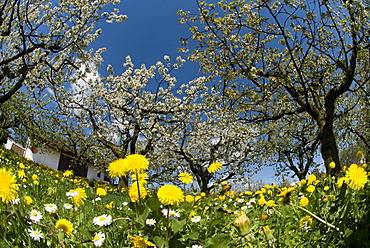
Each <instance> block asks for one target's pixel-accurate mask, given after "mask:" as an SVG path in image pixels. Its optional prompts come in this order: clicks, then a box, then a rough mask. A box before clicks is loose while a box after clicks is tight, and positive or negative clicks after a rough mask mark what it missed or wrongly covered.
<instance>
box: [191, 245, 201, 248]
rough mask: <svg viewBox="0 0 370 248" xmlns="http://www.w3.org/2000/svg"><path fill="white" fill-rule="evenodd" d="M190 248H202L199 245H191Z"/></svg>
mask: <svg viewBox="0 0 370 248" xmlns="http://www.w3.org/2000/svg"><path fill="white" fill-rule="evenodd" d="M191 248H203V246H201V245H192V246H191Z"/></svg>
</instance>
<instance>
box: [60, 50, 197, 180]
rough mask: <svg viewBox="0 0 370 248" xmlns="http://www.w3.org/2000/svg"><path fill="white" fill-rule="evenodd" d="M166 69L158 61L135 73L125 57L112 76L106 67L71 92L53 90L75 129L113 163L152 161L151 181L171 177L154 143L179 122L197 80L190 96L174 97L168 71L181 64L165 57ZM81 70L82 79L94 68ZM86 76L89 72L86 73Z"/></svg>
mask: <svg viewBox="0 0 370 248" xmlns="http://www.w3.org/2000/svg"><path fill="white" fill-rule="evenodd" d="M164 59H165V61H166V64H164V63H162V62H160V61H159V62H157V63H156V65H153V66H150V67H149V68H147V67H146V66H145V65H142V66H141V67H140V68H135V67H134V64H133V63H132V62H131V59H130V57H129V56H128V57H127V58H126V62H125V63H124V66H125V71H124V72H123V73H122V74H121V75H118V76H117V75H115V73H114V71H113V68H112V67H111V66H108V68H107V71H108V76H107V77H100V76H96V77H93V76H89V77H87V78H85V80H80V81H76V82H74V84H73V87H72V88H71V89H65V90H64V91H61V89H60V88H55V89H54V88H53V90H54V95H55V98H56V100H57V102H58V104H59V106H60V107H61V109H64V110H65V112H66V113H72V114H73V115H74V117H73V118H74V119H75V120H76V123H78V124H77V125H79V126H83V127H85V130H88V133H89V135H90V138H91V139H93V140H94V141H95V142H98V143H99V144H100V145H102V146H103V147H105V150H108V151H109V152H110V154H112V155H114V157H115V158H125V157H126V156H127V155H130V154H141V155H146V156H147V157H148V158H149V160H150V161H151V167H150V171H151V173H152V177H155V176H159V175H162V176H163V177H164V176H165V174H166V173H169V174H171V172H172V171H173V168H174V166H168V165H167V164H163V163H162V162H163V161H158V160H157V158H156V157H157V156H158V155H157V152H156V151H155V146H156V143H158V142H161V140H162V137H163V136H165V135H167V129H166V125H167V124H168V123H176V122H178V121H179V120H182V119H183V118H184V116H186V114H187V113H188V112H190V111H191V106H189V104H188V103H190V102H192V101H194V98H195V97H196V96H197V95H198V91H199V89H200V88H199V86H198V85H197V82H198V80H194V81H192V82H189V85H191V86H189V87H191V89H192V90H191V91H190V90H189V91H187V92H184V93H183V94H179V92H177V87H178V86H176V84H175V83H176V78H175V77H173V76H171V74H170V73H171V71H173V70H175V69H177V68H179V67H181V66H182V65H183V63H184V60H183V59H182V58H181V57H178V58H177V59H176V61H175V62H174V63H171V62H170V58H169V57H168V56H165V58H164ZM88 68H89V65H87V67H84V68H83V69H82V70H81V71H80V72H76V73H80V74H81V75H85V76H87V74H88V72H91V71H93V70H94V68H90V69H88ZM87 71H88V72H87Z"/></svg>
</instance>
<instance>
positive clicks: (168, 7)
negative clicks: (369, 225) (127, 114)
mask: <svg viewBox="0 0 370 248" xmlns="http://www.w3.org/2000/svg"><path fill="white" fill-rule="evenodd" d="M213 2H214V1H213ZM114 7H117V8H118V9H119V10H120V13H121V14H125V15H127V16H128V19H127V20H126V21H125V22H122V23H105V22H101V23H99V25H98V28H102V29H103V33H102V35H101V36H100V37H99V38H98V39H97V40H96V41H95V42H94V44H93V45H92V47H94V48H100V47H105V48H107V51H106V52H105V53H103V58H104V63H103V65H102V67H101V68H100V70H99V71H100V73H101V74H103V75H104V71H105V68H106V67H107V65H108V64H111V65H112V66H113V67H114V71H115V72H116V73H117V74H120V73H121V72H122V71H123V67H122V63H123V62H125V57H126V56H127V55H130V56H131V59H132V62H133V63H134V64H135V67H140V65H141V64H146V65H147V66H148V67H149V66H150V65H153V64H155V63H156V62H157V61H158V60H162V61H163V56H164V55H169V56H170V57H171V60H172V61H174V60H175V59H176V57H177V56H179V55H182V57H184V56H183V54H181V53H178V52H177V49H178V47H180V42H179V39H180V38H181V37H188V36H189V35H190V32H189V31H188V26H187V25H181V24H179V22H178V19H179V16H178V15H177V14H176V12H177V11H178V10H179V9H183V10H189V11H190V12H192V13H196V12H197V3H196V1H195V0H122V1H121V3H120V4H119V5H116V6H114ZM173 75H174V76H176V77H177V79H178V82H179V83H183V82H186V81H189V80H192V79H194V78H196V77H198V76H200V74H199V73H198V65H197V64H196V63H192V62H189V61H188V62H186V63H185V65H184V66H183V67H182V68H180V69H178V70H176V71H175V72H174V73H173ZM273 176H274V170H273V168H272V167H268V168H265V169H263V170H262V171H261V172H260V173H258V175H257V176H256V177H255V179H262V180H263V181H264V183H275V182H276V180H275V179H274V178H273Z"/></svg>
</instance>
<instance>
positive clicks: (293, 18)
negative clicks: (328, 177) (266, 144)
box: [179, 0, 370, 173]
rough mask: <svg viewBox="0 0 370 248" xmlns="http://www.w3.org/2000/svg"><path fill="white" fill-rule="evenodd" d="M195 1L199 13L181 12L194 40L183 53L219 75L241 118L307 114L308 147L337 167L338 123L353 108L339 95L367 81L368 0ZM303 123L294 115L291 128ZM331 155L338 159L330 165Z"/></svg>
mask: <svg viewBox="0 0 370 248" xmlns="http://www.w3.org/2000/svg"><path fill="white" fill-rule="evenodd" d="M198 4H199V9H200V13H199V14H198V15H195V16H191V15H190V13H188V12H185V11H179V14H180V15H181V16H182V18H181V19H180V21H181V22H183V23H188V24H189V25H190V26H191V27H190V31H191V32H192V36H191V39H192V40H193V41H195V42H197V43H198V44H199V45H198V47H196V48H195V49H193V50H192V51H191V55H190V56H189V59H191V60H194V61H199V62H200V64H201V65H202V68H203V71H204V72H205V73H210V75H212V76H215V77H217V76H219V77H221V78H222V79H223V81H222V86H223V89H225V90H224V94H225V96H227V97H232V98H233V99H234V101H233V105H232V106H233V108H234V109H235V110H236V111H237V112H238V113H239V114H240V115H243V119H244V120H245V121H246V122H248V123H261V125H262V123H264V125H267V123H272V127H271V126H270V128H269V130H279V129H280V128H281V126H279V125H277V124H276V122H275V121H276V120H284V118H285V117H287V118H290V117H292V119H293V120H299V119H297V118H300V119H301V120H302V119H305V120H306V121H305V123H309V124H310V125H311V128H312V130H315V132H314V133H313V134H312V136H310V137H309V138H308V140H310V141H312V143H311V146H312V144H314V143H319V144H320V145H321V150H320V151H321V155H322V157H323V159H324V162H325V166H326V169H327V171H328V172H330V173H337V172H338V171H339V170H340V166H339V165H340V162H339V158H338V144H337V140H336V137H337V135H338V130H337V129H336V128H335V127H336V122H340V121H341V117H342V116H343V113H346V112H348V111H351V110H353V109H354V108H355V105H346V104H343V102H341V101H340V100H341V97H342V96H344V95H345V94H348V95H351V94H354V93H355V92H357V91H358V89H360V88H362V87H363V86H364V85H366V84H368V82H369V75H370V74H369V53H368V49H369V46H370V44H369V36H368V30H369V24H370V23H369V12H368V9H369V8H368V7H369V6H368V2H367V1H353V0H349V1H337V0H329V1H316V0H315V1H298V0H297V1H296V0H290V1H284V3H283V2H280V1H268V0H256V1H249V2H247V1H233V2H227V1H220V2H218V3H215V4H207V3H206V2H203V1H202V2H198ZM193 23H195V24H193ZM189 41H190V39H183V43H184V44H187V43H188V42H189ZM183 50H184V52H187V51H188V49H186V48H184V49H183ZM301 125H302V124H301V123H300V122H299V121H296V128H297V129H299V128H300V127H302V126H301ZM277 134H278V133H276V132H275V133H273V135H274V137H275V135H277ZM310 135H311V134H310ZM292 138H293V137H292ZM293 140H294V139H293ZM290 141H291V139H290V140H287V142H288V143H289V142H290ZM312 147H314V146H312ZM332 161H334V162H335V163H336V164H337V165H338V166H336V167H335V168H334V169H332V168H330V167H329V164H330V162H332Z"/></svg>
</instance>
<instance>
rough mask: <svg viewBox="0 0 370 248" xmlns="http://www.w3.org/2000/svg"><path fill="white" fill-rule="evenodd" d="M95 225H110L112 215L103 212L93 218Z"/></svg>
mask: <svg viewBox="0 0 370 248" xmlns="http://www.w3.org/2000/svg"><path fill="white" fill-rule="evenodd" d="M93 222H94V224H95V225H98V226H109V225H110V224H111V223H112V216H110V215H106V214H103V215H101V216H98V217H95V218H94V219H93Z"/></svg>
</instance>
